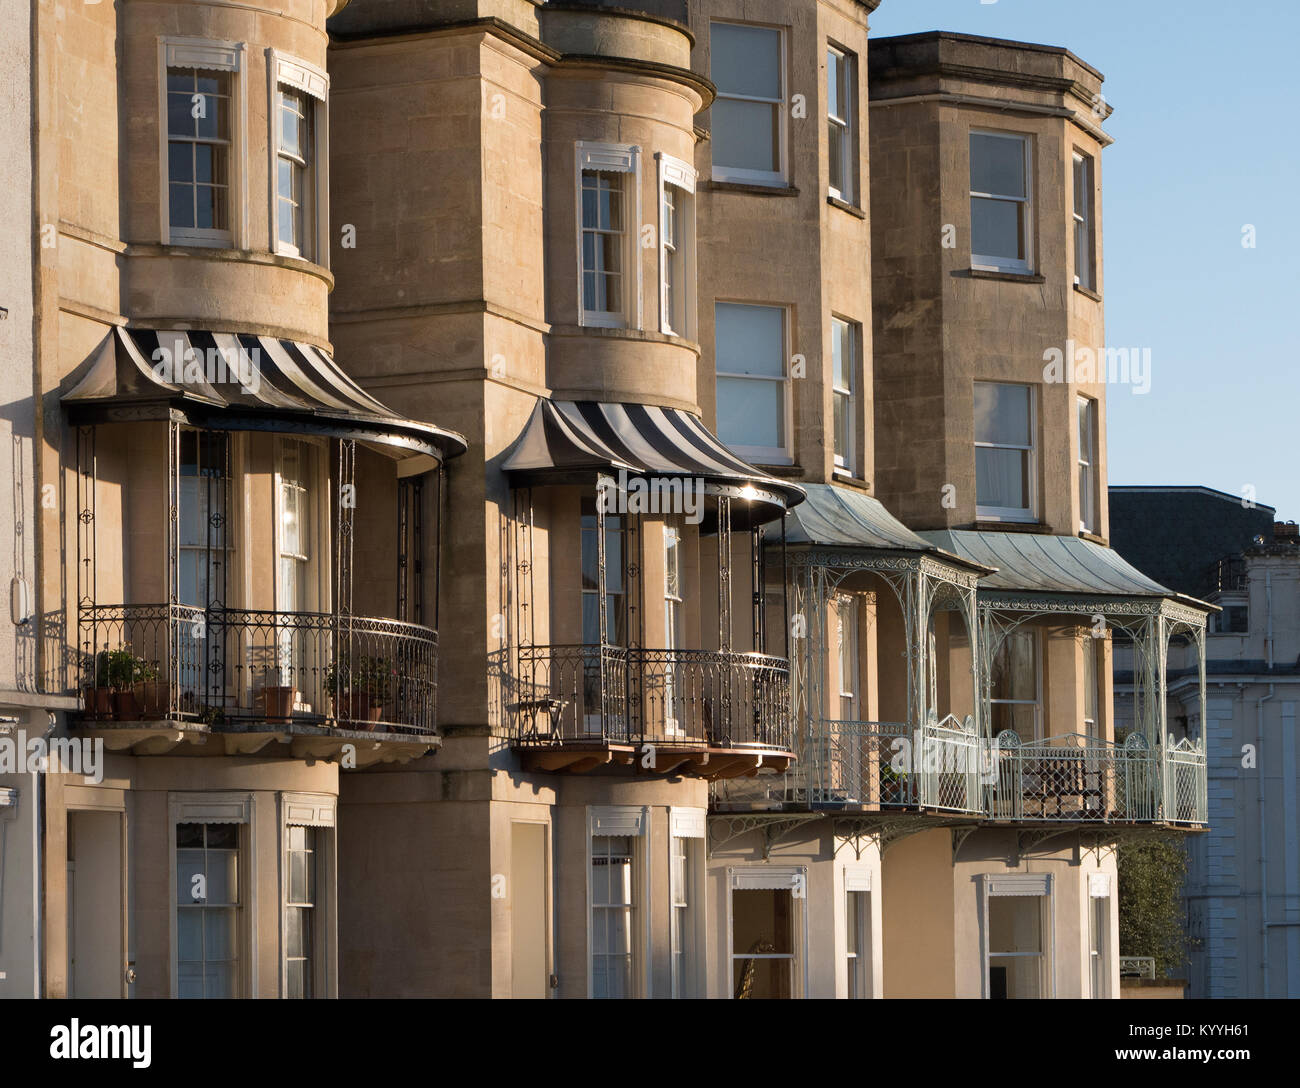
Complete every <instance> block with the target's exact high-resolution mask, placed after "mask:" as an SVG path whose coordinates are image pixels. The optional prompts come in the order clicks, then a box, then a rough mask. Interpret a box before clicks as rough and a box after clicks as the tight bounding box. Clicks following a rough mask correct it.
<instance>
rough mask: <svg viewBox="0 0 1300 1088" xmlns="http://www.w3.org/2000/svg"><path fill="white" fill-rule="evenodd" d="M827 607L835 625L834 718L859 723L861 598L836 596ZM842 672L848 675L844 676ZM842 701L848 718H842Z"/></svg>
mask: <svg viewBox="0 0 1300 1088" xmlns="http://www.w3.org/2000/svg"><path fill="white" fill-rule="evenodd" d="M831 605H832V609H833V612H832V617H833V619H834V623H835V628H834V629H835V650H836V653H835V662H834V664H835V672H836V677H835V679H836V681H837V689H838V690H837V691H836V692H835V698H836V703H837V705H836V708H835V709H836V711H837V713H836V717H837V719H838V720H839V721H843V722H855V721H861V720H862V717H861V715H862V668H861V652H860V649H859V643H858V629H859V626H860V623H861V616H862V598H861V597H860V596H859V595H858V594H855V593H838V594H836V595H835V597H834V598H833V599H832V602H831ZM846 666H847V670H846ZM846 671H847V674H848V675H845V673H846ZM846 702H848V703H850V704H851V706H852V711H853V714H852V716H850V717H845V716H844V708H845V703H846Z"/></svg>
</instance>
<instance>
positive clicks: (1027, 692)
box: [989, 631, 1038, 702]
mask: <svg viewBox="0 0 1300 1088" xmlns="http://www.w3.org/2000/svg"><path fill="white" fill-rule="evenodd" d="M1037 648H1038V641H1037V639H1036V638H1035V637H1034V632H1032V631H1012V632H1011V633H1010V634H1009V635H1007V636H1006V638H1004V639H1003V640H1002V644H1001V645H1000V646H999V647H998V652H997V654H996V655H995V656H994V658H993V669H992V673H991V675H990V677H989V680H990V693H991V696H992V698H994V699H1023V700H1028V701H1031V702H1032V701H1033V700H1035V699H1037V698H1038V664H1037Z"/></svg>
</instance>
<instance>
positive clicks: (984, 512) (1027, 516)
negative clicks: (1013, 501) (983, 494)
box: [971, 381, 1038, 522]
mask: <svg viewBox="0 0 1300 1088" xmlns="http://www.w3.org/2000/svg"><path fill="white" fill-rule="evenodd" d="M975 384H976V385H1014V386H1017V387H1019V388H1022V389H1028V390H1029V398H1028V400H1029V445H1027V446H1020V445H1006V444H1004V443H1000V442H981V441H980V440H979V438H978V437H977V438H976V439H975V448H976V449H980V448H985V449H996V450H1023V451H1025V452H1027V453H1028V454H1029V473H1028V475H1029V481H1028V490H1029V494H1028V495H1026V496H1025V498H1026V499H1027V501H1028V503H1029V505H1028V506H1027V507H1015V506H980V505H978V495H979V464H978V458H977V463H976V466H975V472H976V487H975V492H976V507H975V517H976V519H977V520H979V521H1015V522H1035V521H1037V520H1038V389H1037V387H1036V386H1033V385H1029V384H1027V383H1025V382H999V381H976V382H975ZM971 403H972V405H973V404H974V398H973V397H972V400H971Z"/></svg>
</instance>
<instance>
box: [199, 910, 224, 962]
mask: <svg viewBox="0 0 1300 1088" xmlns="http://www.w3.org/2000/svg"><path fill="white" fill-rule="evenodd" d="M190 913H192V914H196V915H199V914H201V915H202V916H203V941H204V948H203V951H204V955H205V957H206V959H207V960H208V962H209V963H211V962H212V961H213V960H231V959H234V958H235V912H234V911H233V910H203V911H191V912H190Z"/></svg>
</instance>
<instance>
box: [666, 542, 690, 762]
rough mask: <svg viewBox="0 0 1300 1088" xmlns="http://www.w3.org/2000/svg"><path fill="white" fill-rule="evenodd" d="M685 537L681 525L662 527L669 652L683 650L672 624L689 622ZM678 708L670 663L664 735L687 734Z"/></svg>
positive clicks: (667, 673)
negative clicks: (671, 573)
mask: <svg viewBox="0 0 1300 1088" xmlns="http://www.w3.org/2000/svg"><path fill="white" fill-rule="evenodd" d="M685 542H686V541H685V534H684V532H683V530H682V527H681V526H680V525H675V524H672V523H671V522H665V523H664V525H663V545H664V549H663V556H664V640H663V643H664V649H665V650H668V651H670V655H669V656H670V659H671V651H674V650H680V649H682V648H683V647H682V646H681V645H680V644H679V639H678V638H677V630H676V627H677V624H675V623H674V622H673V621H674V619H676V620H677V621H678V622H679V623H681V624H683V625H684V624H685V620H686V614H685V610H686V602H685V600H684V599H683V597H682V588H683V586H682V565H683V564H682V555H683V551H684V545H685ZM669 556H673V558H674V560H675V562H676V564H677V571H676V574H677V592H676V593H673V592H672V588H673V587H672V585H671V584H670V582H669V577H668V559H669ZM684 634H685V632H684V631H683V635H684ZM676 709H677V675H676V672H675V671H674V668H673V665H672V663H671V661H670V664H669V665H668V667H667V668H666V669H665V671H664V736H666V737H680V736H682V735H683V734H684V733H685V730H684V728H683V726H682V723H681V721H680V719H678V717H677V716H676V714H675V711H676Z"/></svg>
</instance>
